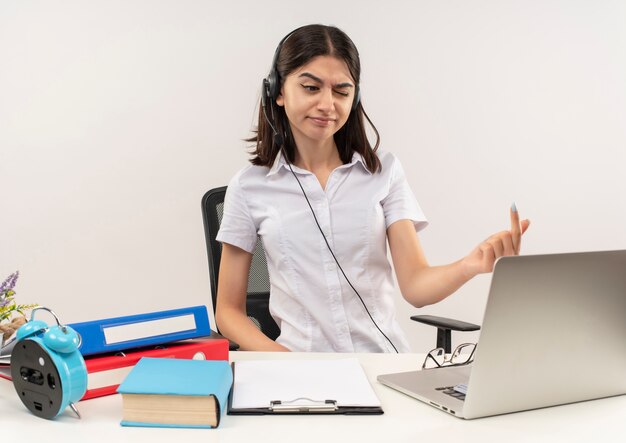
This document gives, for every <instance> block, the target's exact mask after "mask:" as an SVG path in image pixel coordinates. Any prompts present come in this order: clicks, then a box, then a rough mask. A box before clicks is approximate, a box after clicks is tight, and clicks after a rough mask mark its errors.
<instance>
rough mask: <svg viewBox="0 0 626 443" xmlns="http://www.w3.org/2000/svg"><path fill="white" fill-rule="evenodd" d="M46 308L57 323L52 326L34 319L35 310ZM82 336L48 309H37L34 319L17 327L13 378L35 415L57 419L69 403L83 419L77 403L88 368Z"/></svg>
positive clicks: (20, 395)
mask: <svg viewBox="0 0 626 443" xmlns="http://www.w3.org/2000/svg"><path fill="white" fill-rule="evenodd" d="M40 309H43V310H45V311H48V312H49V313H50V314H52V316H53V317H54V318H55V320H56V322H57V324H56V325H55V326H52V327H49V326H48V324H47V323H46V322H44V321H43V320H35V319H34V317H35V312H36V311H37V310H40ZM80 345H81V337H80V335H79V334H78V333H77V332H76V331H75V330H74V329H72V328H71V327H69V326H66V325H62V324H61V322H59V318H58V317H57V316H56V314H55V313H54V312H52V311H51V310H50V309H48V308H44V307H37V308H34V309H33V311H32V314H31V318H30V320H29V321H28V322H26V323H25V324H24V325H22V327H20V328H19V329H18V330H17V333H16V343H15V346H14V348H13V351H12V353H11V378H12V379H13V386H14V387H15V391H16V392H17V394H18V396H19V397H20V399H21V400H22V403H24V406H26V408H28V409H29V410H30V411H31V412H32V413H33V414H35V415H36V416H38V417H42V418H54V417H56V416H57V415H59V414H61V412H63V411H64V410H65V408H66V407H67V406H69V407H70V408H71V409H72V410H73V411H74V413H75V414H76V415H77V416H78V418H80V414H79V413H78V410H77V409H76V406H74V403H75V402H78V400H80V399H81V398H82V397H83V395H85V392H86V391H87V367H86V366H85V360H84V359H83V356H82V354H81V353H80V352H79V351H78V348H79V347H80Z"/></svg>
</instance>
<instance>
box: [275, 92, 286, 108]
mask: <svg viewBox="0 0 626 443" xmlns="http://www.w3.org/2000/svg"><path fill="white" fill-rule="evenodd" d="M276 104H277V105H278V106H285V99H284V98H283V91H282V90H281V91H280V93H279V94H278V97H276Z"/></svg>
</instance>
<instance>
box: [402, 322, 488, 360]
mask: <svg viewBox="0 0 626 443" xmlns="http://www.w3.org/2000/svg"><path fill="white" fill-rule="evenodd" d="M411 320H414V321H416V322H420V323H424V324H427V325H430V326H434V327H436V328H437V347H438V348H443V349H444V352H445V353H446V354H450V353H451V352H452V331H464V332H467V331H478V330H479V329H480V326H478V325H475V324H473V323H467V322H464V321H460V320H454V319H452V318H445V317H436V316H434V315H413V316H411Z"/></svg>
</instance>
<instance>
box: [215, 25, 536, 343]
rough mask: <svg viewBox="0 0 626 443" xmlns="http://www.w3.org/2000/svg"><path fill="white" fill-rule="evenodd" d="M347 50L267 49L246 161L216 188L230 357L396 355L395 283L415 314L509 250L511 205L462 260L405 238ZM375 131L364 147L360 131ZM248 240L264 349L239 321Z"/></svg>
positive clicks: (337, 38) (252, 329)
mask: <svg viewBox="0 0 626 443" xmlns="http://www.w3.org/2000/svg"><path fill="white" fill-rule="evenodd" d="M360 74H361V67H360V60H359V54H358V51H357V49H356V47H355V46H354V43H353V42H352V40H350V38H349V37H348V36H347V35H346V34H345V33H344V32H342V31H341V30H339V29H337V28H335V27H331V26H323V25H309V26H303V27H301V28H298V29H296V30H295V31H293V32H291V33H290V34H288V35H287V36H286V37H285V38H284V39H283V40H282V41H281V42H280V44H279V45H278V48H277V49H276V53H275V55H274V60H273V62H272V68H271V71H270V74H269V76H268V78H266V79H264V80H263V90H262V100H261V101H262V103H261V106H260V109H259V125H258V130H257V134H256V137H254V138H253V139H252V141H254V142H256V149H255V150H254V152H253V158H252V160H251V162H252V165H250V166H248V167H246V168H244V169H243V170H241V171H240V172H239V173H237V174H236V175H235V176H234V177H233V179H232V180H231V181H230V183H229V185H228V190H227V193H226V199H225V204H224V215H223V219H222V223H221V227H220V231H219V233H218V236H217V239H218V240H219V241H220V242H222V244H223V249H222V260H221V264H220V275H219V287H218V297H217V309H216V321H217V324H218V326H219V329H220V331H221V332H222V333H223V334H224V335H225V336H227V337H228V338H230V339H232V340H234V341H235V342H237V343H239V345H240V346H241V349H244V350H246V349H247V350H257V351H287V350H291V351H320V352H324V351H336V352H394V351H395V352H407V351H409V346H408V343H407V340H406V338H405V336H404V333H403V332H402V330H401V329H400V327H399V325H398V322H397V321H396V318H395V309H394V303H393V298H392V296H393V293H394V284H393V275H392V268H391V265H390V263H389V261H388V260H387V243H388V244H389V249H390V250H391V257H392V259H393V264H394V267H395V271H396V277H397V280H398V284H399V286H400V290H401V292H402V296H403V297H404V298H405V299H406V300H407V301H408V302H409V303H410V304H412V305H413V306H415V307H422V306H425V305H429V304H432V303H436V302H438V301H440V300H442V299H444V298H446V297H447V296H449V295H450V294H452V293H453V292H454V291H456V290H457V289H458V288H459V287H460V286H461V285H463V284H464V283H465V282H467V281H468V280H469V279H471V278H472V277H474V276H475V275H477V274H479V273H484V272H491V271H492V270H493V266H494V262H495V260H496V259H497V258H498V257H501V256H504V255H514V254H518V253H519V249H520V243H521V236H522V234H523V233H524V231H526V229H527V228H528V225H529V221H528V220H524V221H522V222H520V221H519V217H518V213H517V210H516V209H515V207H513V208H511V229H510V231H502V232H500V233H497V234H495V235H492V236H491V237H489V238H488V239H487V240H485V241H484V242H482V243H481V244H479V245H478V246H477V247H476V248H475V249H474V250H473V251H472V252H470V253H469V254H468V255H467V256H465V257H463V258H462V259H460V260H458V261H456V262H454V263H451V264H449V265H445V266H430V265H429V264H428V263H427V261H426V258H425V256H424V252H423V251H422V248H421V246H420V242H419V238H418V236H417V234H416V232H417V231H419V230H421V229H422V228H424V227H425V226H426V224H427V222H426V218H425V217H424V214H423V213H422V210H421V209H420V207H419V205H418V203H417V201H416V199H415V197H414V195H413V193H412V191H411V189H410V188H409V185H408V183H407V181H406V178H405V175H404V171H403V169H402V166H401V165H400V163H399V161H398V159H397V158H395V157H394V156H393V155H392V154H390V153H381V152H377V149H378V145H379V137H378V132H377V131H376V128H375V127H374V125H373V124H372V122H371V121H370V120H369V118H368V117H367V114H366V113H365V110H364V109H363V105H362V103H361V100H360V93H359V79H360ZM366 120H367V122H368V123H369V125H370V127H371V129H372V130H373V132H374V134H375V135H376V143H375V145H374V146H373V147H372V145H371V144H370V142H369V140H368V138H367V135H366V127H365V121H366ZM257 236H260V237H261V239H262V241H263V247H264V249H265V253H266V256H267V264H268V271H269V276H270V283H271V297H270V312H271V314H272V316H273V317H274V319H275V320H276V323H277V324H278V326H279V327H280V330H281V334H280V336H279V337H278V339H277V340H276V341H273V340H270V339H269V338H268V337H266V336H265V335H264V334H263V333H262V332H261V331H260V330H259V329H258V328H257V327H256V326H255V325H254V324H253V323H252V321H251V320H250V319H248V317H247V316H246V308H245V306H246V288H247V282H248V273H249V270H250V263H251V260H252V252H253V251H254V247H255V244H256V241H257Z"/></svg>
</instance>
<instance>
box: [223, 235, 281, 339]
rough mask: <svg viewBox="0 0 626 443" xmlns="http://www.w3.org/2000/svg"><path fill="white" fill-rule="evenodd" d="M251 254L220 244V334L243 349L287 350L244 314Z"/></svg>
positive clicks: (226, 244)
mask: <svg viewBox="0 0 626 443" xmlns="http://www.w3.org/2000/svg"><path fill="white" fill-rule="evenodd" d="M251 263H252V254H250V253H249V252H247V251H244V250H243V249H240V248H238V247H236V246H233V245H229V244H228V243H223V244H222V259H221V261H220V275H219V281H218V288H217V307H216V310H215V321H216V322H217V325H218V327H219V330H220V333H221V334H222V335H224V336H225V337H228V338H229V339H231V340H232V341H234V342H236V343H237V344H239V346H240V349H241V350H242V351H289V349H287V348H285V347H284V346H282V345H280V344H278V343H276V342H275V341H274V340H271V339H270V338H268V337H267V336H266V335H265V334H263V333H262V332H261V331H260V330H259V328H257V327H256V325H255V324H254V323H253V322H252V320H250V319H249V318H248V316H247V314H246V298H247V289H248V274H249V273H250V264H251Z"/></svg>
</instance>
